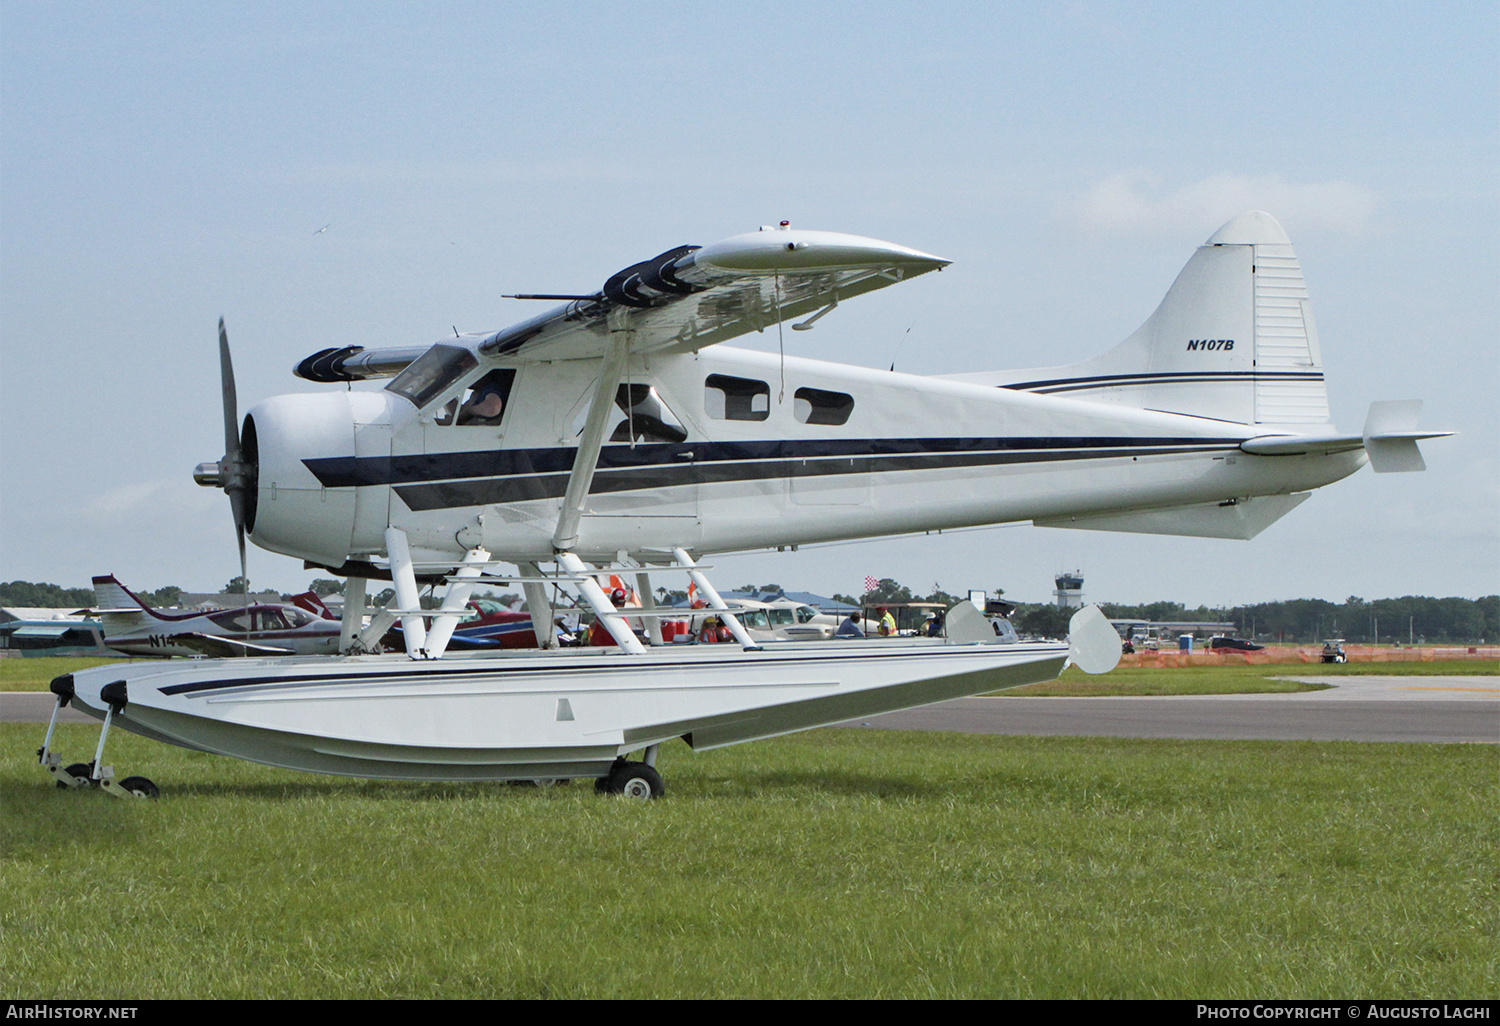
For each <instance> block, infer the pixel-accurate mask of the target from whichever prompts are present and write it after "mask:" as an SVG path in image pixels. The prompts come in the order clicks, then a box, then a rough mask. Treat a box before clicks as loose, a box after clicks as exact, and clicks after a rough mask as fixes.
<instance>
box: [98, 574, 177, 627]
mask: <svg viewBox="0 0 1500 1026" xmlns="http://www.w3.org/2000/svg"><path fill="white" fill-rule="evenodd" d="M94 602H95V603H96V604H97V605H98V607H99V622H100V625H101V626H102V627H103V628H104V633H105V636H106V637H107V636H108V635H110V634H122V633H126V632H128V631H133V630H139V629H140V628H142V627H149V626H151V625H152V624H154V623H155V622H156V621H158V620H161V619H163V617H160V616H158V615H157V614H156V613H154V612H152V610H151V607H150V606H148V605H146V603H144V602H142V601H141V600H140V599H139V598H137V597H136V596H135V594H134V593H132V592H131V591H130V589H128V588H126V587H125V586H124V585H123V584H121V583H120V582H119V581H117V580H115V578H114V575H113V574H110V575H107V576H105V577H95V578H94Z"/></svg>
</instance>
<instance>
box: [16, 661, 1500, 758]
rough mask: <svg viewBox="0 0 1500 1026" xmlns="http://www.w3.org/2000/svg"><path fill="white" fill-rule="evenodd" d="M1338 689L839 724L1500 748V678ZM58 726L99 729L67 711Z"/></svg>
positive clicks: (27, 705) (982, 708) (35, 706)
mask: <svg viewBox="0 0 1500 1026" xmlns="http://www.w3.org/2000/svg"><path fill="white" fill-rule="evenodd" d="M1288 679H1291V680H1306V681H1310V682H1312V683H1318V684H1334V685H1335V686H1334V687H1333V688H1332V689H1331V690H1328V691H1304V692H1300V693H1298V694H1293V695H1203V696H1193V697H1184V698H1141V697H1129V698H959V699H955V700H954V701H951V702H944V703H942V704H941V705H933V706H927V707H926V708H923V709H912V710H910V711H909V712H899V713H887V714H886V715H884V716H872V717H870V718H868V719H863V720H854V721H850V722H848V723H844V724H841V726H845V727H863V728H866V729H869V728H877V729H885V730H954V731H960V732H965V733H971V734H1035V735H1044V736H1053V737H1167V738H1193V739H1226V740H1245V741H1254V740H1262V741H1425V742H1479V743H1489V744H1500V677H1338V678H1329V677H1321V678H1320V677H1294V676H1291V675H1290V674H1289V675H1288ZM55 701H56V699H54V697H53V696H52V695H51V694H48V693H46V692H6V693H3V694H0V721H3V722H7V723H46V722H47V719H48V717H50V716H51V715H52V706H53V704H54V702H55ZM62 721H63V722H67V723H96V724H97V723H98V722H99V721H98V720H96V719H93V718H92V717H89V716H85V715H83V714H82V713H79V712H75V711H73V710H72V709H64V710H63V715H62Z"/></svg>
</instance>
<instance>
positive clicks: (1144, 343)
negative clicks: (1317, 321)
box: [964, 211, 1329, 425]
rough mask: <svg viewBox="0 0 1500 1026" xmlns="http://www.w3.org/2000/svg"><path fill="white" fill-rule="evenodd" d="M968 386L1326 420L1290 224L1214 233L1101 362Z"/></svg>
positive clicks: (1200, 413) (1276, 420)
mask: <svg viewBox="0 0 1500 1026" xmlns="http://www.w3.org/2000/svg"><path fill="white" fill-rule="evenodd" d="M964 377H965V378H967V379H968V380H983V381H986V382H989V383H994V384H1000V385H1004V386H1005V387H1008V388H1015V389H1022V390H1025V391H1030V392H1038V393H1046V394H1052V395H1062V396H1067V397H1070V398H1075V399H1086V400H1089V401H1091V402H1102V403H1117V404H1120V405H1123V406H1133V407H1138V408H1141V409H1150V410H1161V411H1164V412H1168V413H1184V414H1188V415H1190V416H1196V417H1209V418H1212V419H1214V420H1225V421H1234V422H1237V423H1242V424H1285V425H1305V424H1326V423H1327V422H1328V420H1329V413H1328V392H1327V389H1326V387H1325V385H1324V381H1323V359H1322V354H1321V353H1320V352H1319V349H1318V333H1317V329H1316V327H1315V326H1314V324H1313V319H1312V310H1311V308H1310V306H1309V304H1308V298H1307V285H1306V282H1304V281H1303V278H1302V268H1301V265H1300V264H1299V263H1298V261H1297V254H1296V252H1295V251H1294V250H1293V248H1292V244H1291V240H1289V239H1288V238H1287V236H1286V233H1285V232H1284V231H1282V228H1281V225H1279V224H1277V223H1276V219H1275V218H1273V217H1272V216H1271V215H1270V214H1266V213H1262V212H1260V211H1251V212H1249V213H1247V214H1241V215H1240V216H1239V217H1236V218H1235V219H1234V220H1232V221H1230V222H1229V223H1228V224H1226V225H1224V227H1222V228H1220V229H1219V230H1218V231H1217V232H1215V233H1214V234H1213V236H1212V237H1210V238H1209V240H1208V241H1207V242H1206V243H1204V244H1203V245H1202V246H1200V247H1199V248H1198V251H1197V252H1196V253H1194V254H1193V256H1192V259H1190V260H1189V261H1188V262H1187V266H1185V267H1184V268H1183V269H1182V273H1180V274H1179V275H1178V276H1177V280H1176V281H1175V282H1173V283H1172V287H1171V288H1170V289H1169V290H1168V291H1167V295H1166V298H1165V299H1163V300H1162V301H1161V305H1160V306H1158V307H1157V308H1156V312H1155V313H1153V314H1152V315H1151V317H1150V318H1149V319H1148V320H1147V321H1146V323H1145V324H1143V325H1141V327H1140V328H1139V329H1138V330H1137V331H1136V332H1135V334H1133V335H1131V336H1130V337H1129V338H1127V339H1126V340H1125V341H1124V342H1122V343H1120V344H1119V345H1118V346H1116V347H1115V348H1114V349H1111V350H1110V351H1109V352H1107V353H1105V354H1103V355H1102V356H1099V357H1096V358H1095V359H1092V360H1086V361H1084V362H1083V363H1076V364H1072V365H1069V366H1065V367H1050V368H1044V369H1042V370H1033V371H1014V372H1006V373H1005V374H1004V375H982V376H978V375H964Z"/></svg>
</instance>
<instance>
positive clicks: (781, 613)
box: [769, 609, 792, 627]
mask: <svg viewBox="0 0 1500 1026" xmlns="http://www.w3.org/2000/svg"><path fill="white" fill-rule="evenodd" d="M769 612H770V614H771V625H772V626H774V627H785V626H786V625H787V624H790V623H791V622H792V611H791V610H790V609H772V610H769Z"/></svg>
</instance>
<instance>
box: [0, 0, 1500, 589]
mask: <svg viewBox="0 0 1500 1026" xmlns="http://www.w3.org/2000/svg"><path fill="white" fill-rule="evenodd" d="M1497 136H1500V7H1497V5H1496V4H1494V3H1483V4H1460V3H1452V4H1440V5H1426V4H1379V3H1361V4H1333V3H1330V4H1316V5H1295V6H1294V5H1266V4H1233V3H1229V4H1214V5H1206V6H1205V5H1201V4H1197V5H1195V4H1186V3H1181V4H1126V3H1088V4H1084V3H1008V4H966V3H926V4H914V3H910V2H907V3H901V4H895V3H892V4H882V3H860V4H853V3H848V4H843V3H805V2H804V3H762V4H756V5H729V4H701V3H697V4H687V3H671V2H666V3H656V4H651V5H620V4H606V3H597V4H595V3H583V4H555V3H552V4H546V5H542V4H529V3H509V4H506V3H500V4H495V3H486V4H464V3H443V4H424V3H408V4H369V3H359V4H335V3H324V4H315V5H306V4H276V3H259V4H255V5H228V4H202V3H190V4H126V3H108V4H103V3H46V4H42V3H19V2H15V0H0V579H5V580H11V579H25V580H48V581H54V582H57V583H61V584H68V585H74V586H78V585H82V584H84V583H86V582H87V580H88V578H89V576H91V575H92V574H95V573H103V572H114V573H116V574H117V575H119V576H120V577H121V579H122V580H125V581H126V582H127V583H131V584H135V585H139V586H140V587H143V588H154V587H157V586H159V585H162V584H167V583H176V584H180V585H182V586H184V587H188V588H192V589H196V588H201V589H204V590H207V589H209V588H213V587H216V586H218V585H219V584H221V583H223V582H224V581H226V580H227V579H228V578H230V577H231V576H233V575H234V574H235V573H237V572H238V565H237V558H236V556H235V548H234V540H233V529H232V526H231V524H230V519H229V512H228V503H227V502H226V501H225V499H224V497H223V495H222V494H221V493H218V492H213V491H210V490H207V489H201V488H198V487H196V486H194V485H193V483H192V481H191V476H190V475H191V470H192V467H193V466H194V465H195V464H196V463H198V462H200V461H203V460H212V459H216V458H217V457H218V456H219V454H220V452H221V451H222V448H223V445H222V437H221V436H222V429H221V426H220V423H221V421H220V413H219V393H218V384H217V377H218V368H217V362H216V356H215V351H214V324H215V321H216V320H217V318H218V317H219V316H220V315H223V316H224V317H225V318H226V319H227V321H228V324H229V328H230V337H231V341H232V342H233V343H234V346H235V358H236V370H237V371H238V377H239V392H240V399H241V409H242V410H243V409H245V408H247V407H248V406H249V405H250V404H251V403H253V402H254V401H256V400H258V399H260V398H263V397H265V396H269V395H274V394H278V393H282V392H288V391H301V390H305V389H306V388H308V387H309V386H306V385H305V384H304V383H301V382H298V381H296V380H295V379H293V378H292V377H291V375H290V368H291V366H292V364H293V363H295V361H296V360H297V359H299V358H301V357H302V356H305V355H307V354H308V353H310V352H312V351H314V350H316V349H319V348H322V347H324V346H330V345H345V344H360V345H367V346H370V345H374V346H378V345H405V344H412V343H416V342H427V341H432V340H435V339H437V338H439V337H441V336H443V335H445V334H447V333H448V332H449V331H451V327H452V326H453V325H456V326H458V327H459V328H460V329H461V330H480V329H486V328H496V327H500V326H502V325H504V324H506V323H509V322H511V321H513V320H518V319H521V318H522V317H524V316H527V315H529V314H530V313H532V312H534V311H532V310H529V309H527V308H525V307H523V306H522V305H521V304H518V303H516V302H514V301H508V300H503V299H501V298H500V295H501V294H502V293H505V292H511V291H517V290H523V291H574V290H591V289H593V288H596V287H597V286H598V284H599V282H601V281H602V280H603V278H604V277H606V276H608V274H610V273H611V272H613V271H614V270H616V269H618V268H619V267H622V266H624V265H626V264H629V263H632V262H634V261H636V260H639V259H642V258H644V257H646V256H650V255H652V254H655V253H657V252H660V251H662V250H664V249H666V248H668V247H669V246H672V245H676V244H679V243H683V242H694V243H708V242H712V241H715V240H717V239H720V238H724V237H726V236H729V235H732V234H736V233H738V232H741V231H745V230H750V229H753V228H754V227H756V226H757V225H760V224H763V223H770V222H774V221H776V220H779V219H782V218H788V219H790V220H792V221H793V223H794V224H796V225H797V226H799V227H807V228H823V229H830V230H837V231H849V232H854V233H857V234H863V235H872V236H875V237H878V238H885V239H890V240H892V241H895V242H899V243H903V244H906V245H911V246H915V247H917V248H920V249H924V250H927V251H929V252H933V253H937V254H940V255H942V256H945V257H948V258H950V259H952V260H953V261H954V265H953V266H952V267H951V268H949V269H948V270H947V271H946V272H945V273H944V274H942V275H928V276H925V277H923V278H921V279H919V280H917V281H914V282H912V283H910V284H909V285H903V286H902V287H900V288H893V289H889V290H886V291H884V292H882V293H880V294H877V295H874V296H868V297H864V298H862V299H861V300H860V301H859V303H857V304H855V303H851V304H848V305H847V307H844V308H841V309H840V310H839V311H838V314H837V315H836V316H830V317H828V318H825V319H824V320H823V321H821V322H820V323H819V328H818V331H816V332H811V333H807V334H805V335H804V334H798V335H797V336H796V338H795V339H794V340H793V341H794V344H795V345H796V346H797V347H798V348H797V349H796V350H795V351H797V352H799V353H800V354H803V355H808V356H813V357H818V358H824V359H835V360H842V361H845V362H851V363H859V364H864V365H868V366H879V367H884V366H888V365H889V364H890V363H891V361H892V359H894V360H895V361H896V363H897V365H898V367H899V368H900V369H903V370H911V371H931V372H934V373H944V372H957V371H963V370H969V369H989V368H999V367H1029V366H1038V365H1048V364H1056V363H1062V362H1067V361H1070V360H1074V359H1081V358H1084V357H1087V356H1091V355H1094V354H1095V353H1098V352H1102V351H1103V350H1104V349H1106V348H1108V347H1109V346H1111V345H1113V344H1114V343H1115V342H1117V341H1119V340H1120V339H1122V338H1124V337H1125V336H1126V335H1128V334H1129V333H1130V332H1131V331H1132V330H1134V329H1135V327H1137V326H1138V325H1139V324H1140V322H1141V321H1143V320H1144V319H1145V318H1146V317H1147V316H1148V315H1149V314H1150V312H1151V311H1152V309H1154V307H1155V305H1156V303H1157V302H1158V301H1159V300H1160V298H1161V296H1162V294H1163V293H1164V292H1165V291H1166V288H1167V286H1168V285H1169V284H1170V283H1171V281H1172V278H1173V277H1174V276H1175V274H1176V272H1177V270H1178V269H1179V268H1180V267H1181V266H1182V264H1183V263H1184V262H1185V261H1186V260H1187V258H1188V256H1189V255H1190V254H1191V252H1192V250H1193V248H1194V247H1195V246H1197V245H1198V244H1200V243H1201V242H1203V241H1204V240H1205V239H1206V238H1207V237H1208V236H1209V235H1210V234H1211V233H1212V232H1213V231H1214V230H1215V229H1217V228H1218V227H1219V225H1220V224H1222V223H1223V222H1224V221H1225V220H1227V219H1229V218H1230V217H1232V216H1234V215H1235V214H1237V213H1240V212H1242V211H1243V210H1246V209H1251V208H1261V209H1265V210H1268V211H1270V212H1271V213H1272V214H1274V215H1275V216H1276V217H1277V218H1278V219H1279V220H1280V221H1281V223H1282V224H1283V225H1284V227H1285V228H1286V229H1287V231H1288V233H1289V234H1290V235H1291V237H1292V240H1293V242H1294V243H1295V244H1296V245H1297V249H1298V252H1299V255H1300V256H1301V258H1302V263H1303V268H1304V271H1305V273H1306V275H1307V279H1308V283H1309V286H1310V288H1311V290H1312V297H1313V304H1314V307H1315V309H1316V312H1317V318H1318V325H1319V331H1320V335H1321V337H1322V342H1323V350H1324V356H1325V362H1326V364H1327V368H1328V373H1329V379H1330V391H1331V393H1332V401H1333V408H1334V414H1335V419H1336V421H1337V422H1338V424H1339V426H1340V427H1341V428H1343V429H1346V430H1354V429H1357V428H1358V427H1359V426H1360V425H1361V424H1362V422H1363V419H1364V412H1365V408H1366V406H1367V405H1368V403H1369V402H1370V401H1371V400H1374V399H1392V398H1421V399H1424V400H1425V401H1426V403H1427V407H1426V413H1425V416H1424V421H1423V422H1424V425H1428V426H1433V427H1444V428H1451V429H1456V430H1458V431H1460V432H1462V433H1461V435H1460V436H1459V437H1457V438H1454V439H1450V440H1446V441H1438V442H1432V443H1428V444H1427V446H1426V447H1425V452H1426V454H1427V461H1428V466H1429V470H1428V471H1427V472H1426V473H1425V474H1420V475H1418V474H1410V475H1381V476H1379V477H1376V476H1374V475H1373V474H1372V473H1371V472H1370V471H1369V470H1364V471H1361V472H1360V473H1359V474H1358V475H1357V476H1356V477H1354V478H1352V479H1350V480H1348V481H1346V482H1343V483H1341V484H1339V485H1336V486H1333V487H1331V488H1329V489H1326V490H1325V491H1322V492H1320V493H1317V494H1315V495H1314V497H1313V498H1312V499H1311V500H1309V501H1308V502H1307V503H1305V504H1303V506H1302V507H1301V508H1299V509H1298V510H1297V511H1296V512H1295V513H1293V514H1292V515H1290V516H1289V517H1287V518H1286V519H1285V520H1283V521H1281V522H1280V523H1278V524H1276V525H1274V526H1273V527H1272V528H1270V529H1269V530H1268V531H1266V532H1265V533H1264V534H1262V535H1261V536H1260V537H1259V538H1257V539H1255V540H1254V541H1251V542H1248V543H1246V542H1228V541H1202V540H1188V539H1171V538H1154V537H1145V536H1130V535H1119V534H1108V533H1092V532H1075V531H1058V530H1046V529H1038V528H1031V527H1012V528H1003V529H996V530H990V531H983V532H974V533H968V534H963V535H958V536H948V537H944V538H915V539H904V540H896V541H883V542H877V543H863V544H859V545H849V546H837V547H831V548H826V549H821V550H810V551H803V552H800V553H796V554H782V555H777V554H760V555H745V556H735V557H716V558H715V563H716V564H717V566H718V567H719V568H720V569H719V570H718V571H717V573H716V574H715V576H716V579H718V581H719V583H720V584H721V585H722V586H725V587H733V586H735V585H739V584H742V583H748V582H754V583H767V582H770V581H775V582H778V583H783V584H786V585H788V586H794V587H802V588H806V589H808V590H814V591H823V592H825V593H826V592H832V591H845V592H848V591H853V590H855V589H857V588H858V587H859V586H860V582H861V581H862V579H863V577H864V576H865V575H866V574H870V573H873V574H876V575H878V576H883V577H884V576H890V577H896V578H897V579H899V580H902V581H903V582H905V583H909V584H911V585H913V586H916V587H920V588H922V589H925V588H927V587H928V586H929V585H930V584H931V583H934V582H936V583H940V584H941V585H942V586H943V587H945V588H947V589H948V590H950V591H959V590H962V589H966V588H970V587H988V588H994V587H997V586H1000V587H1004V588H1005V589H1006V593H1007V595H1010V596H1012V597H1016V598H1020V599H1025V600H1039V599H1042V598H1043V597H1045V595H1046V593H1047V592H1048V591H1049V590H1050V588H1051V580H1050V578H1051V575H1052V574H1053V573H1054V572H1056V571H1057V570H1060V569H1065V568H1066V569H1073V568H1075V567H1076V568H1082V569H1083V570H1084V572H1085V575H1086V577H1087V579H1088V585H1087V587H1086V593H1087V594H1088V595H1089V596H1090V597H1091V598H1096V599H1099V600H1111V601H1122V602H1127V601H1148V600H1153V599H1157V598H1177V599H1181V600H1183V601H1186V602H1188V603H1189V604H1197V603H1199V602H1205V603H1209V604H1233V603H1239V602H1246V601H1258V600H1268V599H1274V598H1290V597H1298V596H1307V597H1320V598H1327V599H1333V600H1342V599H1343V598H1344V597H1346V596H1347V595H1350V594H1358V595H1362V596H1364V597H1367V598H1374V597H1384V596H1387V595H1401V594H1433V595H1451V594H1457V595H1480V594H1487V593H1493V592H1494V591H1496V590H1497V588H1500V525H1497V517H1496V514H1495V510H1496V509H1497V508H1500V456H1497V446H1496V442H1497V439H1500V414H1497V405H1500V404H1497V402H1496V399H1497V396H1500V387H1497V386H1500V346H1497V339H1496V325H1497V323H1500V288H1497V286H1500V273H1497V272H1500V259H1497V258H1500V241H1497V235H1500V233H1497V229H1500V203H1497V200H1500V188H1497V186H1500V180H1497V168H1500V161H1497V157H1500V152H1497V150H1500V147H1497V141H1500V140H1497ZM324 225H328V230H327V231H325V232H323V233H321V234H314V233H315V232H316V231H317V229H319V228H320V227H322V226H324ZM757 341H758V340H757ZM770 341H771V344H772V345H774V339H772V340H770ZM250 574H251V578H252V580H253V581H255V582H256V583H257V584H265V585H270V586H274V587H277V588H280V589H283V590H300V589H301V588H302V587H303V586H304V585H305V584H306V582H307V580H309V579H310V577H311V576H313V575H311V574H309V573H307V572H305V571H303V570H302V569H301V566H300V564H299V563H298V562H296V561H294V560H291V559H288V558H286V557H281V556H275V555H272V554H269V553H265V552H261V551H259V550H254V549H252V553H251V564H250Z"/></svg>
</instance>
